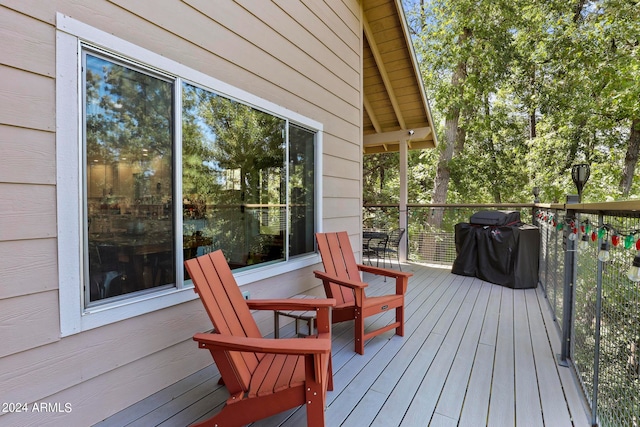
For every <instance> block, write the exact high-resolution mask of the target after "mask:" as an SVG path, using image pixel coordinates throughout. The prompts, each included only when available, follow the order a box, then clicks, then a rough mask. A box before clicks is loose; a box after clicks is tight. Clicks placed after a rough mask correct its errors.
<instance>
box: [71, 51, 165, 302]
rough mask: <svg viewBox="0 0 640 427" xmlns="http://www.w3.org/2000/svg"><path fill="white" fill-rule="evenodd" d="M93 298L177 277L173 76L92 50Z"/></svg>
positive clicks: (87, 86)
mask: <svg viewBox="0 0 640 427" xmlns="http://www.w3.org/2000/svg"><path fill="white" fill-rule="evenodd" d="M83 65H84V67H83V69H84V100H85V149H86V152H85V155H86V169H85V174H86V176H85V180H86V190H85V191H86V193H85V195H86V203H87V205H86V213H87V226H88V238H87V249H88V257H87V259H88V262H87V264H88V277H87V280H88V283H89V284H90V286H87V291H88V298H87V301H88V302H93V301H98V300H102V299H105V298H110V297H118V296H120V295H124V294H129V293H132V292H137V291H144V290H147V289H151V288H156V287H159V286H165V285H167V284H172V283H174V282H175V278H174V276H175V275H174V264H175V261H174V254H173V252H174V247H175V245H174V237H173V236H174V233H173V209H172V203H173V197H172V192H173V190H172V188H173V185H172V176H173V169H172V140H173V131H172V120H173V113H172V111H173V110H172V108H173V107H172V102H173V99H172V98H173V84H172V83H171V82H168V81H166V80H163V79H161V78H158V77H155V76H152V75H150V74H146V73H143V72H141V71H139V70H135V69H132V68H128V67H126V66H124V65H120V64H118V63H116V62H115V61H111V60H107V59H105V58H102V57H99V56H97V55H93V54H90V53H87V52H85V54H84V64H83Z"/></svg>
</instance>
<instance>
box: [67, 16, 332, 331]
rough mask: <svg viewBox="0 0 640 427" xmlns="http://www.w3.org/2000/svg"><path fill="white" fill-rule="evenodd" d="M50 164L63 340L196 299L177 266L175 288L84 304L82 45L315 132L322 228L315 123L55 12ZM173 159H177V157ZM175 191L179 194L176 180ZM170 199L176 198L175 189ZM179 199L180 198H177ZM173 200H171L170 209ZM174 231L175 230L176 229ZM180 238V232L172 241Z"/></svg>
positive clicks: (311, 257)
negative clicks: (53, 146) (53, 122)
mask: <svg viewBox="0 0 640 427" xmlns="http://www.w3.org/2000/svg"><path fill="white" fill-rule="evenodd" d="M56 27H57V31H56V165H57V186H56V190H57V219H58V221H57V224H58V284H59V300H60V331H61V336H68V335H73V334H76V333H79V332H82V331H86V330H89V329H93V328H97V327H100V326H103V325H107V324H110V323H114V322H118V321H121V320H125V319H128V318H132V317H135V316H139V315H141V314H145V313H150V312H153V311H156V310H160V309H163V308H166V307H170V306H173V305H177V304H181V303H184V302H186V301H191V300H193V299H196V298H197V294H196V293H195V292H193V287H192V286H191V285H190V283H185V284H182V285H181V283H182V280H181V279H182V277H181V276H182V274H181V272H182V269H181V268H178V271H177V272H178V274H177V278H176V282H177V283H178V287H175V288H171V289H164V290H158V291H156V292H152V293H148V294H144V295H140V296H133V297H131V298H126V299H122V300H119V301H114V302H112V303H105V304H101V305H98V306H93V307H90V308H87V307H85V302H84V300H85V297H84V290H83V283H84V271H83V270H84V267H83V259H84V256H85V254H84V244H83V242H84V238H85V236H84V234H83V233H84V226H83V224H84V193H83V188H82V187H83V185H82V183H83V176H82V175H83V173H84V168H83V162H82V158H83V153H82V150H83V142H82V106H81V103H82V99H81V98H82V77H81V75H82V74H81V60H80V57H81V43H82V42H84V43H87V44H90V45H92V46H95V47H96V48H99V49H104V50H105V51H107V52H112V53H113V54H115V55H119V56H122V57H123V58H129V59H130V60H131V61H133V62H134V63H139V64H143V65H145V66H148V67H151V68H153V69H157V70H159V71H161V72H163V73H168V74H171V75H174V76H178V79H179V81H181V80H180V79H184V80H187V81H190V82H194V83H197V84H199V85H202V86H203V87H207V88H209V89H210V90H213V91H215V92H216V93H218V94H221V95H224V96H228V97H230V98H232V99H236V100H238V101H240V102H243V103H246V104H248V105H251V106H255V107H256V108H259V109H261V110H263V111H267V112H269V113H272V114H274V115H277V116H281V117H285V118H287V119H288V120H289V121H291V122H292V123H297V124H299V125H301V126H303V127H306V128H309V129H311V130H313V131H316V152H315V177H316V178H315V186H316V188H315V193H316V200H315V216H316V218H315V222H316V224H317V227H318V230H317V231H321V230H320V227H321V213H322V132H323V126H322V124H321V123H319V122H317V121H315V120H312V119H310V118H308V117H305V116H302V115H300V114H298V113H296V112H294V111H291V110H288V109H286V108H284V107H281V106H279V105H276V104H274V103H272V102H270V101H267V100H265V99H262V98H259V97H257V96H255V95H252V94H251V93H249V92H246V91H244V90H241V89H238V88H236V87H233V86H231V85H228V84H226V83H224V82H221V81H220V80H217V79H215V78H213V77H211V76H208V75H206V74H203V73H201V72H199V71H196V70H194V69H191V68H189V67H186V66H185V65H182V64H180V63H178V62H176V61H173V60H170V59H168V58H166V57H164V56H161V55H158V54H156V53H154V52H151V51H149V50H147V49H144V48H142V47H140V46H137V45H134V44H132V43H130V42H128V41H126V40H123V39H120V38H118V37H116V36H114V35H112V34H109V33H106V32H104V31H102V30H98V29H96V28H94V27H91V26H89V25H87V24H85V23H83V22H80V21H77V20H75V19H73V18H70V17H69V16H66V15H64V14H61V13H58V14H57V21H56ZM176 116H177V117H176V121H177V123H176V127H175V129H176V132H177V136H176V145H175V150H176V152H179V150H181V141H180V135H179V132H180V129H181V123H180V122H179V120H180V115H179V114H176ZM178 158H181V156H179V155H178ZM175 163H176V176H181V162H180V161H176V162H175ZM177 181H178V185H177V187H178V188H177V190H181V189H180V187H181V185H180V181H181V180H179V179H178V180H177ZM176 194H178V195H179V194H180V192H179V191H177V192H176ZM178 197H181V196H178ZM178 204H179V203H178V202H176V203H175V205H178ZM175 211H176V230H182V224H181V221H182V216H181V215H179V214H177V213H179V212H181V209H178V207H177V208H176V210H175ZM176 233H177V234H178V231H176ZM177 237H179V238H182V235H181V234H180V236H177ZM318 262H320V258H319V255H318V254H316V253H314V254H308V255H302V256H296V257H294V258H293V259H291V260H288V261H285V262H281V263H276V264H273V265H266V266H264V267H256V268H254V269H251V270H247V271H243V272H238V273H235V274H234V276H235V277H236V280H237V282H238V284H239V285H244V284H248V283H252V282H256V281H259V280H262V279H265V278H268V277H273V276H276V275H280V274H283V273H287V272H290V271H294V270H297V269H300V268H304V267H308V266H310V265H314V264H317V263H318Z"/></svg>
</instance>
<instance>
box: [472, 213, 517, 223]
mask: <svg viewBox="0 0 640 427" xmlns="http://www.w3.org/2000/svg"><path fill="white" fill-rule="evenodd" d="M469 222H470V223H471V224H475V225H495V226H498V225H520V212H519V211H479V212H476V213H474V214H473V215H471V218H469Z"/></svg>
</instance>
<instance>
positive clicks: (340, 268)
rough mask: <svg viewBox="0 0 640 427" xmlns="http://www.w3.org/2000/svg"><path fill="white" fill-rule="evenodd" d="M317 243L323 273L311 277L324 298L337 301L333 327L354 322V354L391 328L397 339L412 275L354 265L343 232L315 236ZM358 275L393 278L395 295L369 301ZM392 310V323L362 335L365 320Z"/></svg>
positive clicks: (364, 284)
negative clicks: (367, 274) (317, 283)
mask: <svg viewBox="0 0 640 427" xmlns="http://www.w3.org/2000/svg"><path fill="white" fill-rule="evenodd" d="M316 240H317V242H318V250H319V251H320V255H321V257H322V264H323V265H324V269H325V272H321V271H314V274H315V276H316V277H318V278H320V279H322V283H323V285H324V290H325V292H326V294H327V296H328V297H329V298H335V299H336V301H337V304H336V306H335V307H334V309H333V313H332V321H333V323H337V322H344V321H346V320H355V351H356V352H357V353H359V354H364V342H365V341H366V340H368V339H369V338H372V337H375V336H376V335H380V334H382V333H384V332H386V331H389V330H391V329H394V328H395V330H396V335H400V336H403V335H404V294H405V293H406V291H407V284H408V282H409V277H411V276H412V275H413V274H411V273H403V272H401V271H395V270H390V269H385V268H378V267H370V266H367V265H362V264H357V263H356V259H355V256H354V255H353V250H351V243H350V242H349V236H348V235H347V233H346V232H344V231H342V232H338V233H316ZM361 271H366V272H369V273H373V274H376V275H380V276H386V277H392V278H395V279H396V292H395V294H390V295H382V296H373V297H368V296H367V295H366V294H365V292H364V289H365V288H366V287H367V284H366V283H363V282H362V279H361V277H360V272H361ZM392 308H395V309H396V319H395V322H393V323H391V324H389V325H386V326H383V327H381V328H378V329H376V330H373V331H370V332H367V333H365V331H364V319H365V318H367V317H369V316H373V315H374V314H379V313H382V312H385V311H387V310H391V309H392Z"/></svg>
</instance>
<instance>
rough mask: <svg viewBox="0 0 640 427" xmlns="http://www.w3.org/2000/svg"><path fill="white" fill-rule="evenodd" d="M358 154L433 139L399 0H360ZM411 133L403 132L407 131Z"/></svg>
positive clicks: (426, 144) (429, 143)
mask: <svg viewBox="0 0 640 427" xmlns="http://www.w3.org/2000/svg"><path fill="white" fill-rule="evenodd" d="M363 26H364V44H363V45H364V46H363V69H364V70H363V71H364V83H363V85H364V95H363V97H364V100H363V103H364V113H363V133H364V148H363V150H364V154H373V153H380V152H393V151H399V144H400V141H402V140H405V139H408V142H409V149H410V150H419V149H425V148H433V147H435V146H436V145H437V140H436V136H435V133H434V132H433V121H432V118H431V111H430V109H429V103H428V101H427V97H426V94H425V91H424V86H423V83H422V77H421V75H420V71H419V68H418V63H417V60H416V56H415V52H414V50H413V45H412V44H411V39H410V36H409V31H408V27H407V24H406V20H405V16H404V11H403V9H402V6H401V4H400V0H369V1H365V2H363ZM411 130H413V132H414V133H413V134H412V135H409V131H411Z"/></svg>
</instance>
